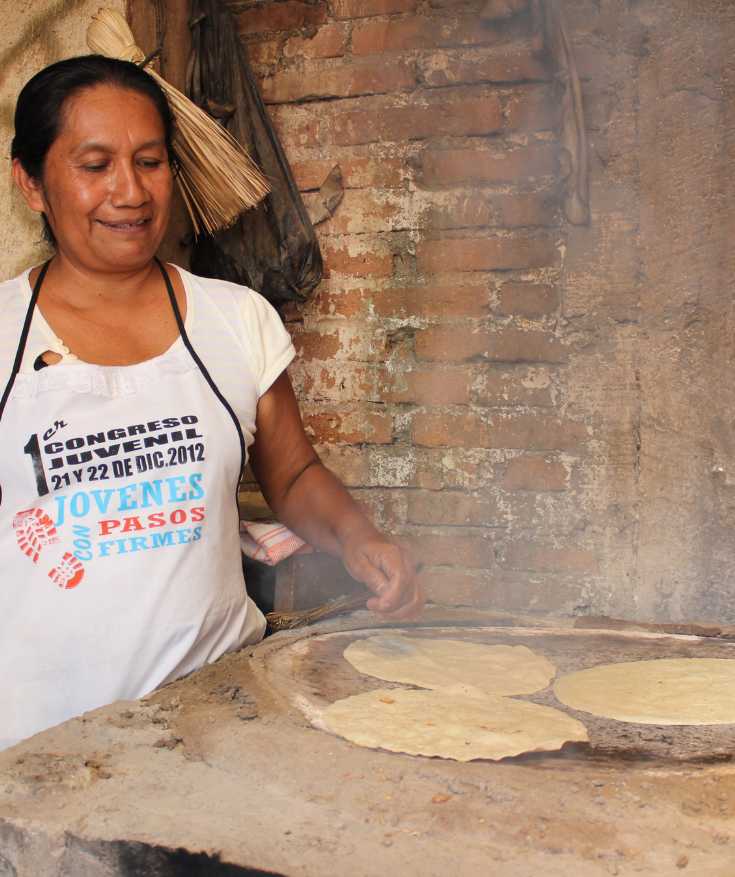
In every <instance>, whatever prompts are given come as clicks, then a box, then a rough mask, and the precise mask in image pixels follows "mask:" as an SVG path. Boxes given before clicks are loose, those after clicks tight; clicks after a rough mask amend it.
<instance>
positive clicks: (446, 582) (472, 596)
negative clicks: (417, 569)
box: [419, 569, 494, 607]
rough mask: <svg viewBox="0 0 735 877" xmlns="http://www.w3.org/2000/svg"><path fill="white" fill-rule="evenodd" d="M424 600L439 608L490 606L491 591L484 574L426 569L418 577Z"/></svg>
mask: <svg viewBox="0 0 735 877" xmlns="http://www.w3.org/2000/svg"><path fill="white" fill-rule="evenodd" d="M419 581H420V582H421V584H422V585H423V587H424V592H425V593H426V598H427V600H428V601H429V602H430V603H437V604H438V605H440V606H477V607H484V606H492V605H494V603H493V591H492V585H491V580H490V576H489V575H488V573H486V572H478V571H476V570H472V571H469V570H463V569H428V570H425V571H424V572H422V573H421V574H420V576H419Z"/></svg>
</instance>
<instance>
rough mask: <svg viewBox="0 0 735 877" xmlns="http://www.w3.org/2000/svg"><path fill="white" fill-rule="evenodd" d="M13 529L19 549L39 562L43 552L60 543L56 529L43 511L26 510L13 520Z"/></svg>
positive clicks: (35, 561)
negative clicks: (48, 547) (44, 549)
mask: <svg viewBox="0 0 735 877" xmlns="http://www.w3.org/2000/svg"><path fill="white" fill-rule="evenodd" d="M13 529H14V530H15V538H16V539H17V540H18V547H19V548H20V550H21V551H22V552H23V554H25V555H26V556H27V557H30V559H31V560H32V561H33V562H34V563H37V562H38V558H39V555H40V554H41V550H42V549H43V548H45V547H46V546H47V545H53V543H54V542H58V541H59V537H58V536H57V535H56V527H55V526H54V522H53V521H52V520H51V518H50V517H49V516H48V515H47V514H46V512H43V511H41V509H24V510H23V511H22V512H18V514H17V515H16V516H15V517H14V518H13Z"/></svg>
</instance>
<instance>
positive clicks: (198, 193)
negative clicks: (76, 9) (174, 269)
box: [87, 9, 268, 234]
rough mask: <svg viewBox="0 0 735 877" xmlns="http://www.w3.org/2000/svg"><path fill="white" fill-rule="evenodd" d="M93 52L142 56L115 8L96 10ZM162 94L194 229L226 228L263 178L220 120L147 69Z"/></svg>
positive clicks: (138, 60) (252, 200) (90, 38)
mask: <svg viewBox="0 0 735 877" xmlns="http://www.w3.org/2000/svg"><path fill="white" fill-rule="evenodd" d="M87 45H88V46H89V48H90V49H91V50H92V51H93V52H97V53H98V54H100V55H106V56H107V57H108V58H118V59H120V60H122V61H132V62H133V63H134V64H141V65H143V64H144V62H145V60H146V58H145V55H144V53H143V52H142V51H141V49H140V48H138V46H136V44H135V38H134V37H133V33H132V31H131V30H130V28H129V27H128V24H127V22H126V21H125V19H124V18H123V16H122V15H121V14H120V13H119V12H118V11H117V10H116V9H100V10H99V11H98V12H97V13H96V14H95V15H93V16H92V23H91V24H90V25H89V27H88V29H87ZM146 72H147V73H149V74H150V75H151V76H152V77H153V78H154V79H155V80H156V82H158V84H159V85H160V86H161V88H162V89H163V90H164V92H165V93H166V97H167V98H168V102H169V104H170V106H171V110H172V112H173V114H174V118H175V120H176V131H175V135H174V149H175V151H176V157H177V158H178V161H179V165H180V171H179V174H178V176H177V179H178V182H179V188H180V189H181V193H182V196H183V198H184V203H185V204H186V207H187V210H188V211H189V215H190V216H191V221H192V223H193V224H194V232H195V234H199V233H200V232H201V231H202V230H204V231H207V232H209V233H210V234H212V233H214V232H215V231H218V230H219V229H221V228H227V227H228V226H230V225H232V224H233V223H234V222H236V220H237V218H238V216H239V215H240V214H241V213H242V212H243V211H244V210H248V209H249V208H251V207H254V206H255V205H256V204H257V203H258V202H259V201H260V200H261V199H262V198H263V197H264V196H265V195H266V194H267V192H268V184H267V182H266V180H265V177H264V176H263V175H262V174H261V172H260V171H259V170H258V168H257V167H256V166H255V165H254V164H253V162H252V161H251V159H250V157H249V156H248V154H247V152H246V151H245V150H244V149H243V147H242V146H241V145H240V144H239V143H238V142H237V140H235V139H234V137H232V135H231V134H229V132H228V131H226V130H225V129H224V128H223V127H222V126H221V125H219V124H218V123H217V122H216V121H215V120H214V119H213V118H212V117H211V116H208V115H207V113H205V112H204V110H202V109H200V108H199V107H198V106H197V105H196V104H194V103H192V101H190V100H189V98H188V97H186V96H185V95H183V94H182V93H181V92H180V91H179V90H178V89H176V88H174V87H173V85H170V84H169V83H168V82H166V80H165V79H163V78H162V77H161V76H159V75H158V74H157V73H156V72H155V70H152V69H150V68H148V69H147V70H146Z"/></svg>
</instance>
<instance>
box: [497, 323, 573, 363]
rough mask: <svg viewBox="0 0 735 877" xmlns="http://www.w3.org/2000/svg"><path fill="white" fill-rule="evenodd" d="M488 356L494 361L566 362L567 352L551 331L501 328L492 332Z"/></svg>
mask: <svg viewBox="0 0 735 877" xmlns="http://www.w3.org/2000/svg"><path fill="white" fill-rule="evenodd" d="M488 340H489V343H488V350H487V353H486V354H485V355H486V357H487V358H488V359H489V360H491V361H492V362H513V363H517V362H552V363H556V362H566V359H567V354H566V350H565V348H564V347H563V346H562V344H561V342H560V341H559V339H558V338H556V337H555V336H554V335H553V334H552V333H550V332H541V331H534V330H525V329H511V328H507V329H501V330H500V331H498V332H493V333H491V335H490V337H489V339H488Z"/></svg>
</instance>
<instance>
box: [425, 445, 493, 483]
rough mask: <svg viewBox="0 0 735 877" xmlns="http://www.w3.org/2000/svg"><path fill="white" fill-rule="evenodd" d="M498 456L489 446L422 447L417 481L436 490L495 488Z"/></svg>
mask: <svg viewBox="0 0 735 877" xmlns="http://www.w3.org/2000/svg"><path fill="white" fill-rule="evenodd" d="M495 456H496V455H495V452H494V451H491V450H488V449H486V448H452V449H451V450H448V449H447V448H439V449H428V448H422V449H420V450H419V451H418V454H417V460H418V466H417V469H416V483H417V485H418V486H419V487H430V488H431V489H433V490H439V489H443V488H447V489H457V488H459V489H460V490H484V489H487V488H491V487H494V486H495V481H496V478H495V470H496V460H495Z"/></svg>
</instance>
